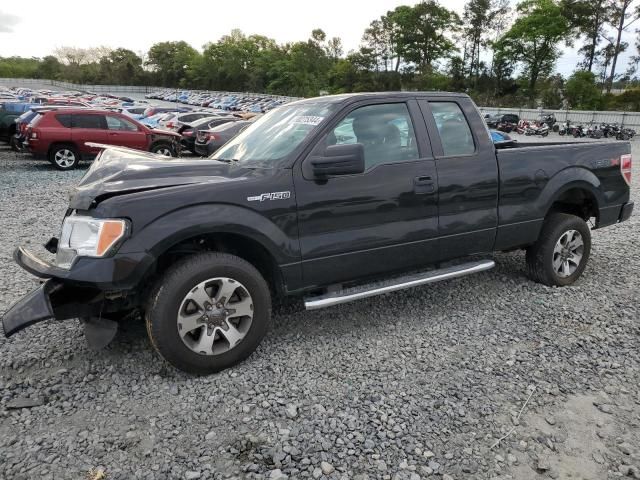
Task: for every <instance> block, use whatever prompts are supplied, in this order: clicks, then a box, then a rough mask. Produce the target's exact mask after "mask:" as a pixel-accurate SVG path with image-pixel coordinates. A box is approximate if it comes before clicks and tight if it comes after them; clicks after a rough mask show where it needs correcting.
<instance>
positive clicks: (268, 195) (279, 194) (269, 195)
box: [247, 192, 291, 202]
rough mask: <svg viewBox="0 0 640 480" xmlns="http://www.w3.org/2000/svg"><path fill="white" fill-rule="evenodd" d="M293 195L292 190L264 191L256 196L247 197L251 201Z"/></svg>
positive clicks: (284, 197)
mask: <svg viewBox="0 0 640 480" xmlns="http://www.w3.org/2000/svg"><path fill="white" fill-rule="evenodd" d="M290 197H291V192H271V193H262V194H260V195H256V196H255V197H247V200H248V201H250V202H264V201H265V200H284V199H286V198H290Z"/></svg>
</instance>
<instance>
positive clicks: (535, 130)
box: [524, 123, 551, 137]
mask: <svg viewBox="0 0 640 480" xmlns="http://www.w3.org/2000/svg"><path fill="white" fill-rule="evenodd" d="M550 131H551V128H550V127H549V125H547V124H546V123H541V124H532V125H529V126H528V127H527V128H526V129H525V131H524V134H525V135H527V136H531V135H540V136H541V137H546V136H547V135H549V132H550Z"/></svg>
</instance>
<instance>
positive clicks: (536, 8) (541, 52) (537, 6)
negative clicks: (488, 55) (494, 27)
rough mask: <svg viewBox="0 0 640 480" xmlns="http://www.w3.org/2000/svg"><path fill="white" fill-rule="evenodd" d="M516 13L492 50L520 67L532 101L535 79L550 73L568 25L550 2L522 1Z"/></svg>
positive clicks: (564, 38) (553, 3) (551, 1)
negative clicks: (508, 27) (494, 49)
mask: <svg viewBox="0 0 640 480" xmlns="http://www.w3.org/2000/svg"><path fill="white" fill-rule="evenodd" d="M517 11H518V14H519V16H518V18H517V19H516V21H515V22H514V24H513V26H512V27H511V28H510V29H509V31H508V32H507V33H506V34H505V35H504V36H503V37H502V38H501V39H500V40H499V41H498V42H497V44H496V47H495V48H496V49H497V50H498V51H499V52H500V55H501V56H503V57H505V58H509V59H511V60H512V61H514V62H518V63H519V64H520V65H521V66H522V67H523V74H524V76H526V78H527V90H528V96H529V99H530V100H533V99H534V98H535V94H536V84H537V82H538V80H539V79H540V78H542V77H544V76H547V75H549V74H550V73H551V72H552V71H553V68H554V65H555V62H556V60H557V59H558V56H559V54H560V49H559V45H560V44H561V43H562V42H563V41H566V40H567V35H568V33H569V30H570V25H569V22H568V21H567V18H566V17H565V16H564V15H563V11H562V9H561V8H560V6H559V5H558V4H557V3H556V2H555V1H554V0H525V1H523V2H521V3H519V4H518V6H517Z"/></svg>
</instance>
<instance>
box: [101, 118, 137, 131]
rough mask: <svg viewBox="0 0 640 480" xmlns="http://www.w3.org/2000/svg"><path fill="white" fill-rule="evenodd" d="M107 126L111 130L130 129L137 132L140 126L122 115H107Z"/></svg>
mask: <svg viewBox="0 0 640 480" xmlns="http://www.w3.org/2000/svg"><path fill="white" fill-rule="evenodd" d="M107 128H108V129H109V130H120V131H123V130H124V131H128V132H135V131H137V130H138V128H137V127H136V126H135V125H134V124H133V123H131V122H129V121H127V120H125V119H123V118H120V117H112V116H110V115H107Z"/></svg>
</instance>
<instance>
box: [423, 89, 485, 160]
mask: <svg viewBox="0 0 640 480" xmlns="http://www.w3.org/2000/svg"><path fill="white" fill-rule="evenodd" d="M429 106H430V107H431V113H432V114H433V119H434V120H435V123H436V127H437V128H438V133H439V134H440V142H441V144H442V150H443V153H444V156H445V157H451V156H460V155H472V154H474V153H475V151H476V145H475V142H474V140H473V134H472V133H471V127H470V126H469V122H468V121H467V118H466V117H465V115H464V113H462V109H461V108H460V106H459V105H458V104H457V103H456V102H446V101H443V102H438V101H430V102H429Z"/></svg>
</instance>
